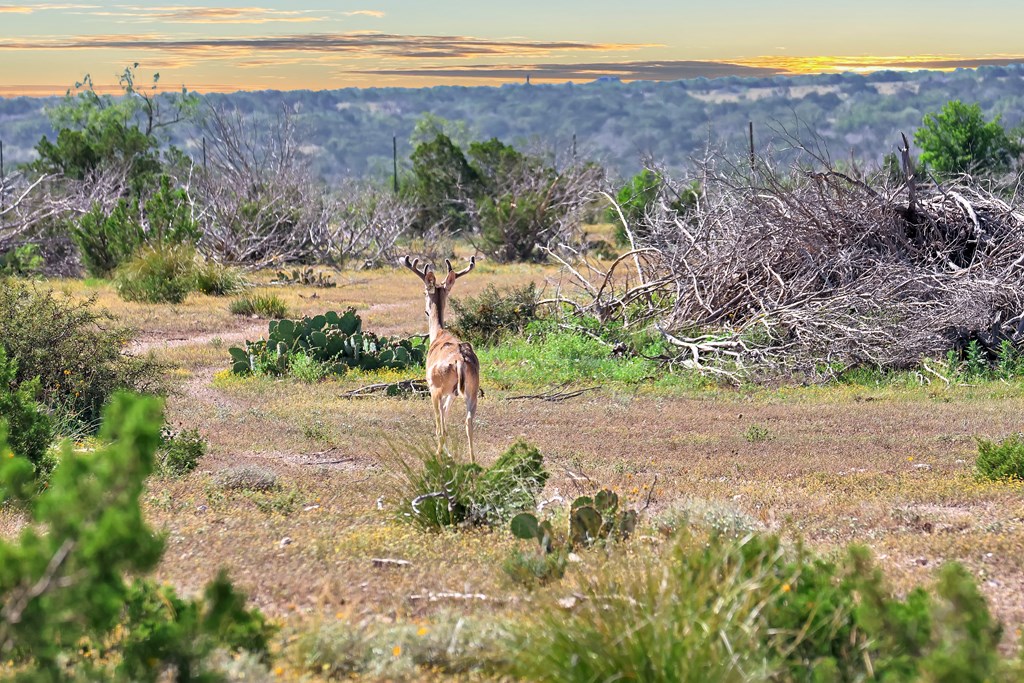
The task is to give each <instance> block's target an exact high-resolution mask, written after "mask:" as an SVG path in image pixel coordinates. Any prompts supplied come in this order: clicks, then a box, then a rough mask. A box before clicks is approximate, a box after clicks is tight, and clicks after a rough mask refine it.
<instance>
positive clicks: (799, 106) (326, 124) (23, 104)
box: [0, 65, 1024, 178]
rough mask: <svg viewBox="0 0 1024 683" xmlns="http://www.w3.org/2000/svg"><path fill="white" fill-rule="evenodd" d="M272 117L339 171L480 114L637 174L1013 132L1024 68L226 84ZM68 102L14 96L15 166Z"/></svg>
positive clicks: (194, 146)
mask: <svg viewBox="0 0 1024 683" xmlns="http://www.w3.org/2000/svg"><path fill="white" fill-rule="evenodd" d="M203 99H204V100H205V101H206V102H207V103H210V104H214V105H222V104H226V105H228V106H230V107H234V108H237V109H239V110H240V111H242V112H244V113H245V114H247V115H248V116H251V117H252V118H253V120H254V121H256V122H258V125H263V126H270V125H273V121H274V120H275V119H276V118H277V117H279V116H281V114H282V112H284V111H287V112H291V113H294V121H295V124H296V127H297V131H298V137H299V139H300V141H301V142H302V143H303V151H305V152H306V153H307V154H309V156H310V158H311V161H312V163H313V164H314V166H315V167H316V168H317V169H318V170H319V172H320V173H321V174H322V175H324V176H325V177H327V178H339V177H343V176H366V175H372V176H384V175H386V174H387V173H389V172H390V168H391V149H392V135H395V136H397V138H398V144H399V148H398V152H399V156H400V158H401V159H403V160H404V159H407V158H408V155H409V153H410V152H411V146H410V143H409V138H410V134H411V133H412V131H413V128H414V126H415V124H416V122H417V121H418V120H419V119H421V118H422V116H423V115H424V114H425V113H428V112H429V113H431V114H434V115H436V116H439V117H442V118H444V119H448V120H452V121H462V122H465V124H466V129H467V131H468V134H469V136H470V137H472V138H477V139H484V138H490V137H497V138H499V139H501V140H503V141H505V142H508V143H512V144H516V145H517V146H518V145H532V144H541V145H544V146H546V147H547V148H554V149H557V150H558V151H559V152H562V153H567V152H568V150H570V149H571V146H572V140H573V136H574V135H575V137H576V141H577V148H578V150H579V152H578V153H579V155H580V156H584V157H587V158H594V159H597V160H598V161H601V162H603V163H605V164H606V165H607V166H608V167H609V168H610V169H611V170H612V171H613V173H617V174H620V175H627V174H631V173H633V172H635V171H636V170H637V169H639V168H640V166H641V164H642V159H644V158H646V157H653V158H654V159H657V160H658V161H659V162H661V163H664V164H667V165H668V166H670V167H682V166H685V165H686V164H687V162H688V161H689V160H690V159H691V158H693V157H695V156H702V155H703V154H704V151H705V150H706V149H708V147H709V145H710V147H711V148H713V149H715V150H723V149H724V150H726V151H731V152H734V153H743V152H744V151H745V150H746V145H747V137H746V136H747V122H748V121H753V122H754V126H755V136H756V144H757V146H758V148H759V149H761V150H766V149H770V150H771V151H772V152H773V153H774V154H776V155H779V156H783V157H784V156H785V155H786V152H787V150H788V149H790V148H791V147H792V141H791V140H787V139H786V135H785V134H783V133H782V130H783V128H785V129H786V130H787V131H788V133H789V134H790V135H792V136H794V137H796V138H799V139H800V140H802V141H804V142H807V143H813V142H814V138H815V137H819V138H820V141H821V142H822V143H823V144H824V146H825V147H827V149H828V152H829V154H830V155H831V156H832V157H833V158H849V157H850V156H853V157H854V158H856V159H858V160H860V161H862V162H866V163H877V162H878V161H880V160H881V158H882V156H883V155H884V154H885V153H887V152H889V151H891V150H892V149H893V146H894V144H895V142H896V141H897V139H898V135H899V132H900V131H904V132H906V133H908V135H909V134H911V133H912V132H913V130H914V129H916V127H917V126H918V125H919V124H920V122H921V118H922V116H923V115H924V114H925V113H928V112H933V111H937V110H938V109H940V108H941V106H942V105H943V104H944V103H945V102H946V101H948V100H951V99H960V100H963V101H966V102H978V103H979V104H980V105H981V106H982V109H983V110H984V111H985V113H986V115H987V116H990V117H991V116H995V115H999V116H1001V117H1002V122H1003V124H1004V125H1006V126H1007V127H1008V128H1009V127H1013V126H1017V125H1019V124H1020V123H1021V121H1022V119H1024V65H1014V66H1007V67H983V68H980V69H978V70H958V71H955V72H948V73H944V72H931V71H918V72H879V73H875V74H872V75H868V76H861V75H855V74H842V75H839V74H835V75H814V76H799V77H785V76H777V77H772V78H738V77H728V78H718V79H713V80H708V79H694V80H687V81H672V82H650V81H636V82H632V83H622V82H619V81H616V80H599V81H595V82H592V83H587V84H582V85H580V84H572V83H566V84H559V85H525V84H515V85H505V86H502V87H458V86H445V87H434V88H422V89H411V88H369V89H354V88H352V89H344V90H328V91H318V92H313V91H308V90H299V91H285V92H278V91H261V92H238V93H233V94H226V95H221V94H213V95H206V96H204V98H203ZM56 101H57V98H27V97H18V98H6V99H0V140H2V141H3V144H4V157H5V162H6V163H7V164H8V165H10V164H11V163H17V162H20V161H26V160H28V159H30V158H31V157H32V148H33V146H34V145H35V144H36V142H37V141H38V140H39V138H40V137H41V136H42V135H52V130H51V129H50V126H49V124H48V122H47V119H46V117H45V114H44V109H45V107H46V106H48V105H50V104H52V103H54V102H56ZM171 135H172V138H171V142H173V143H174V144H177V145H179V146H181V147H183V148H184V149H186V151H188V153H190V154H191V155H192V156H193V158H196V159H197V160H198V159H199V158H200V157H201V152H200V151H199V150H200V149H201V144H200V143H199V142H198V140H199V139H200V135H201V134H200V133H199V132H198V129H197V128H196V127H194V126H191V125H180V126H178V127H177V128H176V129H175V130H174V131H173V132H172V133H171Z"/></svg>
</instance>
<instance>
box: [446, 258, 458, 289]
mask: <svg viewBox="0 0 1024 683" xmlns="http://www.w3.org/2000/svg"><path fill="white" fill-rule="evenodd" d="M457 277H458V275H456V274H455V271H454V270H452V269H451V264H449V268H448V277H446V278H445V279H444V286H445V289H449V288H451V286H452V285H453V284H455V278H457Z"/></svg>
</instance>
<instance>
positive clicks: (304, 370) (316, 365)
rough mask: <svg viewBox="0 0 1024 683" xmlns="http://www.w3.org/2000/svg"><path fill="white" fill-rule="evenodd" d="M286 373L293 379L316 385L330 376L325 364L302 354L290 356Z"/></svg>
mask: <svg viewBox="0 0 1024 683" xmlns="http://www.w3.org/2000/svg"><path fill="white" fill-rule="evenodd" d="M288 371H289V372H290V373H291V375H292V376H293V377H295V379H297V380H299V381H300V382H306V383H308V384H316V383H317V382H319V381H320V380H322V379H323V378H324V377H326V376H327V375H328V374H330V369H329V368H328V367H327V364H326V363H323V362H321V361H318V360H317V359H315V358H311V357H310V356H307V355H306V354H304V353H296V354H292V356H291V357H290V359H289V361H288Z"/></svg>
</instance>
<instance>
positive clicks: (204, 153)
mask: <svg viewBox="0 0 1024 683" xmlns="http://www.w3.org/2000/svg"><path fill="white" fill-rule="evenodd" d="M203 173H206V136H205V135H204V136H203Z"/></svg>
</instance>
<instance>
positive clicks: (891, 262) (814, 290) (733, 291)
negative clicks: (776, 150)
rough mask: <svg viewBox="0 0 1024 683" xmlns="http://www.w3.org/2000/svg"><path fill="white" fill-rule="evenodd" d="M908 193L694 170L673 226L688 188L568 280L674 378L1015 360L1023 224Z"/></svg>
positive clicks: (1006, 204) (911, 189)
mask: <svg viewBox="0 0 1024 683" xmlns="http://www.w3.org/2000/svg"><path fill="white" fill-rule="evenodd" d="M908 177H909V178H910V180H909V181H903V182H899V183H894V182H888V181H886V179H885V178H883V177H881V176H879V177H877V178H872V179H861V178H856V177H851V176H849V175H847V174H845V173H842V172H840V171H837V170H835V169H831V168H827V167H826V169H825V170H824V171H809V170H806V169H798V170H796V171H793V172H792V173H789V174H786V175H784V176H783V175H780V174H778V173H775V172H773V171H772V170H771V169H770V168H768V167H767V166H763V167H761V168H758V169H757V172H756V173H747V174H745V175H744V176H740V175H739V174H736V173H714V172H712V171H711V170H710V169H705V173H704V175H703V177H702V178H701V190H700V192H699V196H697V197H695V201H692V202H686V203H684V204H686V205H687V208H686V209H685V210H684V211H683V212H682V213H681V212H680V211H679V210H678V209H675V208H670V207H672V206H673V205H674V206H677V207H678V206H680V204H681V203H680V202H678V201H676V200H677V199H678V197H677V196H676V195H674V193H675V192H677V191H679V190H678V188H684V189H683V190H682V191H691V190H689V187H690V186H689V185H685V184H676V183H674V182H673V181H671V180H669V179H666V182H665V183H664V185H663V188H662V195H663V197H662V198H661V200H660V201H658V202H656V203H655V204H654V205H652V206H650V207H649V209H648V211H647V214H646V216H645V217H644V219H643V220H642V221H640V224H639V225H629V226H627V232H628V236H629V238H630V241H631V242H632V245H633V248H632V250H631V251H630V252H629V253H627V254H626V255H624V256H623V257H622V258H620V259H619V260H618V261H616V262H615V263H613V264H612V266H611V268H609V269H607V270H605V269H601V268H599V267H598V266H596V265H594V264H589V265H586V266H585V267H582V268H581V267H578V266H577V267H575V268H574V269H573V271H572V272H573V273H574V277H575V279H576V280H577V282H578V283H581V284H583V286H584V288H585V289H586V290H587V291H588V293H589V294H590V297H589V298H590V301H589V303H588V304H587V305H586V306H585V308H586V309H587V310H588V311H589V312H591V313H594V314H596V315H597V316H598V318H599V319H602V320H607V319H610V318H618V319H621V320H623V321H624V322H625V323H626V324H627V325H634V324H637V323H643V324H647V323H654V324H656V325H658V327H659V329H660V330H662V332H663V334H664V335H665V338H666V339H667V340H668V341H669V342H671V343H672V344H673V345H675V346H676V347H678V348H679V349H680V351H681V354H680V356H678V357H676V358H675V359H674V362H680V363H682V364H684V365H686V366H689V367H693V368H697V369H701V370H705V371H708V372H712V373H721V374H726V375H729V376H731V377H734V378H738V377H739V376H741V375H742V376H751V375H762V376H763V375H779V374H791V373H796V374H799V375H801V376H803V377H805V378H807V379H820V378H824V377H829V376H833V375H834V374H836V373H839V372H842V371H844V370H846V369H849V368H852V367H865V366H867V367H874V368H878V369H883V370H888V369H907V368H921V367H922V363H925V362H926V361H927V359H930V358H936V357H939V356H944V355H945V354H947V353H948V352H949V351H950V350H954V351H959V350H962V349H963V348H965V346H966V345H967V344H968V343H969V342H970V341H972V340H977V342H978V343H979V344H981V346H982V347H983V348H984V349H986V350H987V351H988V352H989V353H991V354H992V355H993V356H994V355H995V354H996V353H997V352H998V350H999V348H1000V346H1001V345H1002V344H1003V342H1004V340H1008V341H1009V342H1010V343H1012V344H1014V345H1015V346H1016V347H1017V348H1021V347H1022V346H1024V210H1022V208H1021V207H1019V206H1018V205H1016V203H1015V200H1014V198H1012V197H1011V196H1010V195H1009V193H1007V192H999V191H989V190H986V189H984V188H983V187H982V186H981V185H980V184H979V183H977V182H974V181H972V180H971V179H970V178H962V179H959V180H958V181H956V182H951V183H945V184H942V185H938V184H935V183H930V184H917V183H915V182H914V180H913V175H912V171H911V173H909V174H908ZM923 367H925V368H928V366H927V365H924V366H923Z"/></svg>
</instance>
